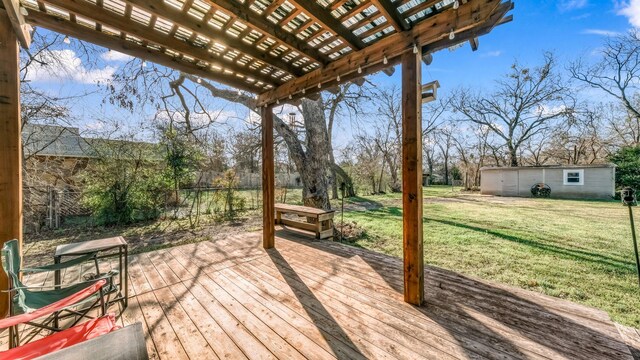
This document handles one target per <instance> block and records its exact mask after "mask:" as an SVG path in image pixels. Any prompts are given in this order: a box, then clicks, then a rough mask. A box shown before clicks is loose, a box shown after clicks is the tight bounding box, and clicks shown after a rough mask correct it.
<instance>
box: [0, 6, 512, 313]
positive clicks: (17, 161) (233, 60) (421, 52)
mask: <svg viewBox="0 0 640 360" xmlns="http://www.w3.org/2000/svg"><path fill="white" fill-rule="evenodd" d="M2 4H3V7H4V9H2V8H0V116H1V117H0V139H1V141H0V244H1V243H3V242H4V241H7V240H9V239H14V238H17V239H19V240H20V241H21V239H22V193H21V192H22V190H21V189H22V176H21V173H22V157H21V129H20V84H19V61H18V54H19V46H18V45H19V44H20V45H22V47H24V48H28V47H29V44H30V33H29V32H30V28H31V26H38V27H42V28H46V29H49V30H52V31H55V32H58V33H61V34H65V35H67V36H71V37H74V38H77V39H80V40H84V41H88V42H91V43H94V44H96V45H100V46H103V47H106V48H109V49H112V50H115V51H118V52H121V53H124V54H128V55H131V56H134V57H138V58H141V59H144V60H147V61H152V62H155V63H157V64H160V65H163V66H167V67H170V68H173V69H176V70H179V71H183V72H185V73H189V74H193V75H196V76H199V77H202V78H206V79H210V80H213V81H216V82H219V83H222V84H225V85H228V86H230V87H233V88H237V89H239V90H243V91H247V92H251V93H253V94H256V95H257V106H259V107H260V108H261V113H262V122H263V128H262V129H263V130H262V131H263V133H262V148H263V151H262V156H263V170H262V179H263V182H262V183H263V185H262V186H263V196H264V201H263V213H264V217H263V226H264V229H263V246H264V247H265V248H272V247H274V246H275V244H274V242H275V241H274V238H275V237H274V234H275V229H274V182H275V181H274V158H273V156H274V155H273V112H272V109H273V106H274V105H277V104H281V103H285V102H291V101H296V100H298V99H300V98H303V97H309V96H313V95H314V94H316V93H318V92H319V91H321V90H324V89H330V88H332V87H334V86H336V85H338V84H340V83H343V82H347V81H354V80H356V79H358V78H360V77H363V76H366V75H368V74H372V73H374V72H378V71H380V70H384V69H386V68H389V67H391V66H393V65H395V64H398V63H402V114H403V120H402V130H403V134H402V159H403V161H402V164H403V165H402V181H403V185H402V192H403V244H404V294H405V295H404V298H405V301H406V302H409V303H411V304H416V305H420V304H421V303H422V302H423V296H424V275H423V274H424V271H423V269H424V265H423V239H422V150H421V144H422V139H421V136H422V131H421V105H422V94H421V61H422V60H423V59H424V60H425V61H427V62H428V61H429V60H430V58H431V53H433V52H435V51H438V50H441V49H445V48H448V47H451V46H454V45H456V44H459V43H461V42H467V41H468V42H469V43H470V44H471V46H472V48H473V49H474V50H475V49H477V46H478V37H479V36H481V35H484V34H487V33H489V32H490V31H491V30H492V29H493V28H494V27H495V26H497V25H500V24H502V23H504V22H507V21H510V20H511V16H510V15H508V13H509V11H510V10H512V9H513V3H512V1H511V0H456V1H454V0H244V1H237V0H2V2H1V3H0V5H2ZM2 274H3V275H1V276H0V287H1V289H6V286H7V282H6V279H5V278H4V273H2ZM3 305H4V302H3Z"/></svg>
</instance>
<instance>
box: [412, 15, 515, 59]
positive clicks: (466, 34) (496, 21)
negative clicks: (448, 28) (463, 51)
mask: <svg viewBox="0 0 640 360" xmlns="http://www.w3.org/2000/svg"><path fill="white" fill-rule="evenodd" d="M509 5H510V6H509ZM510 10H513V3H511V4H507V3H505V4H504V6H501V7H500V8H499V9H498V10H497V11H496V12H494V13H493V14H492V15H491V16H490V17H489V19H488V20H487V21H486V22H485V23H484V24H483V25H481V26H478V27H475V28H473V29H469V30H466V31H462V32H460V33H458V34H456V37H455V39H453V40H449V39H448V38H445V39H441V40H438V41H435V42H433V43H431V44H428V45H426V46H424V47H423V48H422V54H423V55H424V56H426V55H427V54H431V53H434V52H436V51H440V50H443V49H446V48H449V47H451V46H455V45H457V44H460V43H463V42H465V41H471V40H472V39H474V38H477V37H479V36H482V35H486V34H488V33H490V32H491V30H493V29H494V28H495V27H496V26H499V25H502V24H506V23H508V22H511V21H513V16H511V15H509V16H505V14H506V13H507V12H508V11H510Z"/></svg>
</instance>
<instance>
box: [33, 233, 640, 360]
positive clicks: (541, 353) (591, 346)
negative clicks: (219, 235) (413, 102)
mask: <svg viewBox="0 0 640 360" xmlns="http://www.w3.org/2000/svg"><path fill="white" fill-rule="evenodd" d="M103 265H104V266H105V267H106V268H108V267H109V266H111V265H114V264H103ZM82 272H83V271H82V269H79V270H78V271H77V272H75V273H74V272H70V273H69V274H65V279H67V280H68V279H72V278H73V277H77V276H80V275H81V274H82ZM129 278H130V282H129V283H130V295H131V298H130V301H129V308H128V309H127V310H126V311H125V312H124V313H123V314H122V316H121V320H122V322H123V323H124V324H128V323H133V322H137V321H142V322H143V325H144V327H145V332H146V335H147V337H146V338H147V346H148V348H149V351H150V354H151V355H152V356H153V357H155V358H161V359H187V358H191V359H215V358H230V359H243V358H251V359H253V358H256V359H257V358H261V359H262V358H311V359H331V358H341V359H365V358H394V359H398V358H401V359H418V358H435V359H454V358H473V359H483V358H491V359H512V358H550V359H559V358H571V359H602V358H611V359H631V358H632V357H631V353H630V351H629V348H628V347H627V345H625V342H624V341H623V340H622V337H621V335H620V332H619V330H618V329H617V328H616V326H615V325H614V323H613V322H612V321H611V320H610V318H609V316H608V315H607V314H606V313H604V312H603V311H600V310H597V309H594V308H590V307H585V306H582V305H577V304H574V303H571V302H568V301H564V300H560V299H556V298H552V297H548V296H544V295H541V294H538V293H533V292H529V291H526V290H521V289H515V288H511V287H508V286H503V285H499V284H493V283H489V282H486V281H480V280H477V279H472V278H468V277H465V276H461V275H459V274H456V273H454V272H451V271H446V270H443V269H439V268H433V267H428V268H427V269H426V271H425V281H426V284H425V298H426V302H425V304H424V306H422V307H414V306H411V305H408V304H406V303H404V302H403V294H402V286H403V285H402V284H403V276H402V260H401V259H397V258H393V257H389V256H386V255H382V254H377V253H373V252H370V251H367V250H363V249H358V248H353V247H349V246H345V245H342V244H339V243H333V242H330V241H316V240H312V239H309V238H307V237H302V236H299V235H296V234H292V233H289V232H283V231H278V233H277V238H276V248H275V249H271V250H267V251H265V250H263V249H262V247H261V235H260V234H259V233H247V234H242V235H236V236H230V237H229V238H227V239H226V240H224V241H217V242H201V243H198V244H189V245H184V246H179V247H175V248H170V249H164V250H158V251H154V252H150V253H144V254H139V255H136V256H133V257H132V258H130V266H129ZM27 280H31V282H33V281H40V282H47V281H48V279H36V278H33V279H27Z"/></svg>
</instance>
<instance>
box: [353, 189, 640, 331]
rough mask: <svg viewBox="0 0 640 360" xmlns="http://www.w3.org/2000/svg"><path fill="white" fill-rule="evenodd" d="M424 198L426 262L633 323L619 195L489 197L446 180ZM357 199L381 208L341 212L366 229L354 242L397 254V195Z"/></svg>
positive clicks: (636, 304)
mask: <svg viewBox="0 0 640 360" xmlns="http://www.w3.org/2000/svg"><path fill="white" fill-rule="evenodd" d="M425 197H426V200H425V204H424V242H425V243H424V255H425V261H426V263H428V264H431V265H436V266H440V267H443V268H446V269H451V270H454V271H457V272H460V273H463V274H467V275H471V276H476V277H479V278H483V279H487V280H493V281H497V282H501V283H506V284H510V285H515V286H519V287H522V288H525V289H529V290H534V291H539V292H542V293H545V294H548V295H552V296H556V297H560V298H565V299H569V300H571V301H575V302H578V303H582V304H586V305H591V306H594V307H597V308H600V309H603V310H605V311H607V312H608V313H609V314H610V315H611V317H612V318H613V319H614V320H615V321H618V322H620V323H623V324H626V325H630V326H635V327H640V290H639V288H638V280H637V273H636V268H635V260H634V255H633V245H632V242H631V232H630V227H629V218H628V212H627V209H626V208H624V207H623V206H622V205H620V204H619V203H618V202H614V201H578V200H576V201H573V200H557V199H524V198H523V199H513V198H494V197H483V196H479V195H471V194H463V193H460V191H459V190H457V189H456V190H452V188H451V187H428V188H425ZM364 200H367V201H369V202H373V203H377V204H378V205H379V206H381V207H379V208H377V209H373V210H367V211H350V212H345V221H355V222H356V223H357V224H358V225H359V226H360V227H362V228H364V229H365V230H366V232H365V235H364V236H362V238H360V239H357V240H356V241H355V245H357V246H361V247H364V248H368V249H372V250H375V251H379V252H383V253H387V254H390V255H393V256H398V257H400V256H402V202H401V198H400V195H399V194H387V195H381V196H370V197H366V198H365V199H364ZM361 201H363V199H356V201H355V202H356V203H357V202H361ZM638 211H640V209H638Z"/></svg>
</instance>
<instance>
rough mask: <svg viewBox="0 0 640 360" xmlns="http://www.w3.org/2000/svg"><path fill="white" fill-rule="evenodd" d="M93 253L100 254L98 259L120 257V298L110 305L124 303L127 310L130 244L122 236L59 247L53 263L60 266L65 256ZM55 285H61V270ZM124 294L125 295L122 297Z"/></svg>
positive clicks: (56, 274) (57, 274)
mask: <svg viewBox="0 0 640 360" xmlns="http://www.w3.org/2000/svg"><path fill="white" fill-rule="evenodd" d="M92 252H98V256H97V257H96V259H104V258H108V257H114V256H118V261H119V262H120V268H119V269H120V271H119V274H118V275H119V279H120V283H119V284H118V287H119V288H120V291H119V294H118V296H116V298H115V299H112V300H111V301H110V303H114V302H116V301H122V302H123V305H124V307H125V308H126V307H127V305H128V304H129V276H128V275H129V244H127V242H126V241H125V240H124V238H123V237H122V236H116V237H112V238H106V239H98V240H90V241H84V242H79V243H73V244H65V245H58V247H56V252H55V253H54V255H53V261H54V262H55V263H56V264H59V263H60V262H61V261H62V257H64V256H79V255H84V254H88V253H92ZM102 253H104V254H102ZM96 261H97V260H96ZM96 266H97V265H96ZM98 270H99V269H96V271H98ZM55 284H56V285H60V284H61V279H60V271H59V270H57V271H56V272H55ZM123 293H124V295H122V294H123Z"/></svg>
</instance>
